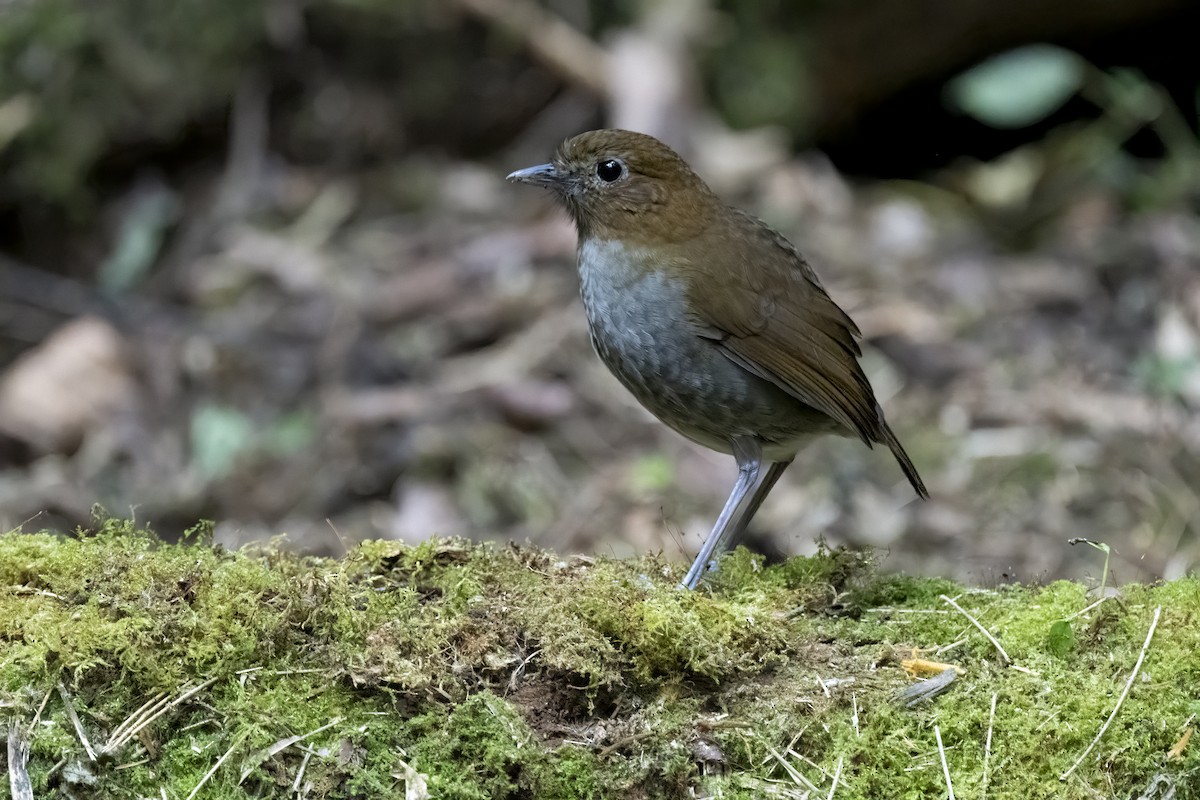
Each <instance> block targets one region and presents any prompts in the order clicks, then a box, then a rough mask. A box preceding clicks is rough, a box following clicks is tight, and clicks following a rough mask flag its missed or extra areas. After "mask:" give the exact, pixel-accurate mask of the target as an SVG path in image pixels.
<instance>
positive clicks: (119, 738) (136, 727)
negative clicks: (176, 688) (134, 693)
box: [100, 678, 217, 754]
mask: <svg viewBox="0 0 1200 800" xmlns="http://www.w3.org/2000/svg"><path fill="white" fill-rule="evenodd" d="M216 681H217V679H216V678H209V679H208V680H206V681H205V682H204V683H201V684H199V685H197V686H193V687H192V688H191V689H188V690H187V691H186V692H184V693H183V694H181V695H179V697H176V698H175V699H174V700H172V701H171V702H169V703H164V702H163V700H165V699H166V698H165V697H163V698H160V699H159V700H153V701H151V702H148V703H144V704H143V705H142V707H141V708H139V709H138V710H137V711H135V712H133V714H131V715H130V716H129V718H128V719H126V720H125V721H124V722H122V723H121V724H120V725H118V726H117V728H118V730H120V731H121V733H120V735H116V736H113V737H112V738H111V739H109V742H108V744H106V745H104V747H102V748H100V752H102V753H106V754H107V753H113V752H115V751H116V750H117V749H119V748H120V747H121V746H123V745H124V744H125V743H126V742H128V741H129V740H130V739H132V738H133V737H134V736H137V735H138V733H139V732H140V731H141V730H142V729H143V728H145V727H146V726H147V725H149V724H150V723H152V722H154V721H155V720H156V719H158V718H159V717H161V716H162V715H163V714H166V713H167V712H168V711H170V710H171V709H172V708H175V707H176V706H178V705H179V704H180V703H182V702H184V701H185V700H187V699H188V698H190V697H191V696H192V695H194V694H196V693H197V692H200V691H203V690H204V689H207V688H208V687H209V686H212V685H213V684H214V683H216ZM139 714H140V715H141V718H140V719H138V715H139ZM135 720H136V721H135Z"/></svg>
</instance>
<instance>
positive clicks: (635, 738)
mask: <svg viewBox="0 0 1200 800" xmlns="http://www.w3.org/2000/svg"><path fill="white" fill-rule="evenodd" d="M653 735H654V731H642V732H641V733H635V734H632V735H630V736H626V737H624V738H621V739H618V740H617V741H615V742H613V743H612V744H610V745H609V746H608V747H605V748H604V749H603V750H601V751H600V752H599V753H597V754H596V758H604V757H605V756H607V755H610V754H612V753H615V752H616V751H617V750H618V749H620V748H622V747H624V746H625V745H627V744H633V743H634V742H640V741H641V740H642V739H646V738H648V737H650V736H653Z"/></svg>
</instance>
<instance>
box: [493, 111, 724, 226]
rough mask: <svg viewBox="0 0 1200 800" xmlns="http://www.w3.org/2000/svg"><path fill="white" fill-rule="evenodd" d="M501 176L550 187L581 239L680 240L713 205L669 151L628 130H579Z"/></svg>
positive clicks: (714, 201) (701, 185) (706, 220)
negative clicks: (535, 160)
mask: <svg viewBox="0 0 1200 800" xmlns="http://www.w3.org/2000/svg"><path fill="white" fill-rule="evenodd" d="M508 179H509V180H510V181H518V182H520V183H529V184H532V185H534V186H542V187H545V188H547V189H550V190H552V191H553V192H554V193H555V195H556V196H557V198H558V199H559V201H560V202H562V204H563V205H564V206H565V207H566V209H567V211H568V212H569V213H570V214H571V218H572V219H573V220H574V221H575V227H576V228H577V229H578V231H579V237H580V239H581V240H583V239H587V238H593V237H594V238H598V239H623V240H625V241H628V242H631V243H639V244H657V243H671V242H678V241H685V240H687V239H690V238H691V237H692V236H694V235H695V234H696V233H697V232H698V231H699V230H701V229H702V228H703V227H704V226H705V225H707V224H709V222H710V221H711V219H712V217H713V215H714V214H716V213H717V211H718V209H719V207H720V204H719V202H718V201H717V199H716V196H715V195H714V194H713V193H712V191H711V190H710V189H709V188H708V186H706V185H705V183H704V181H702V180H701V179H700V177H699V176H698V175H696V173H695V172H693V171H692V168H691V167H689V166H688V164H687V162H686V161H684V160H683V159H682V158H680V157H679V155H678V154H677V153H676V152H675V151H674V150H672V149H671V148H669V147H667V146H666V145H665V144H663V143H662V142H660V141H659V140H658V139H655V138H654V137H653V136H647V135H646V134H644V133H634V132H632V131H622V130H599V131H588V132H587V133H581V134H579V135H578V136H575V137H573V138H571V139H568V140H567V141H565V142H563V143H562V145H560V146H559V148H558V152H556V153H555V155H554V159H553V160H552V161H551V162H550V163H549V164H540V165H538V166H536V167H529V168H528V169H521V170H517V171H516V172H513V173H512V174H510V175H509V176H508Z"/></svg>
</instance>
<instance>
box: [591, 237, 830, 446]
mask: <svg viewBox="0 0 1200 800" xmlns="http://www.w3.org/2000/svg"><path fill="white" fill-rule="evenodd" d="M579 277H580V294H581V296H582V298H583V305H584V308H585V310H586V312H587V318H588V325H589V328H590V330H591V336H592V344H593V346H594V347H595V349H596V353H597V354H598V355H599V356H600V358H601V360H603V361H604V363H605V364H606V365H607V366H608V368H609V369H610V370H611V371H612V372H613V374H614V375H616V377H617V379H618V380H620V381H621V383H622V384H624V386H625V387H626V388H627V389H628V390H629V391H630V392H631V393H632V394H633V396H634V397H636V398H637V400H638V402H640V403H641V404H642V405H643V406H645V407H646V408H647V409H648V410H649V411H650V412H651V413H652V414H654V415H655V416H656V417H658V418H659V419H660V420H662V421H663V422H665V423H666V424H667V425H669V426H670V427H672V428H674V429H675V430H676V431H678V432H679V433H681V434H683V435H684V436H686V437H688V438H689V439H692V440H693V441H696V442H698V443H700V444H703V445H705V446H706V447H710V448H712V449H714V450H718V451H721V452H726V453H728V452H730V444H729V437H730V436H733V435H736V434H744V435H753V436H756V437H758V438H759V440H760V441H761V443H762V444H763V445H764V451H765V454H766V455H767V457H768V458H770V459H772V460H778V459H782V458H790V457H791V456H792V455H794V454H795V451H796V450H797V449H798V448H799V447H800V446H801V444H802V443H803V442H804V441H805V440H806V439H807V438H808V436H809V435H810V434H812V433H815V432H817V428H827V427H828V425H827V424H826V423H828V422H830V420H829V419H828V418H827V417H825V415H823V414H821V413H820V412H818V411H816V410H815V409H812V408H810V407H809V406H807V405H805V404H803V403H801V402H800V401H798V400H796V399H795V398H793V397H792V396H791V395H788V394H786V393H785V392H783V391H782V390H781V389H779V388H778V387H776V386H775V385H774V384H772V383H769V382H768V381H765V380H762V379H761V378H758V377H757V376H755V375H752V374H751V373H749V372H747V371H746V370H744V369H742V368H741V367H739V366H738V365H736V364H734V363H733V362H732V361H730V360H729V359H728V358H726V357H725V356H724V355H723V354H722V352H721V349H720V346H719V344H718V343H717V342H715V341H713V340H712V339H710V338H706V337H704V336H701V335H700V333H701V332H700V330H699V328H698V327H697V325H696V324H695V323H694V322H693V321H691V320H690V318H689V314H688V313H687V310H686V308H685V297H684V290H683V287H682V285H681V284H680V283H679V282H678V281H672V280H669V279H667V277H666V276H665V275H664V273H663V272H662V271H661V270H654V269H647V268H646V266H645V264H644V261H643V260H642V256H641V254H640V253H638V252H637V251H636V250H634V249H632V248H628V247H626V246H624V245H622V244H620V243H617V242H597V241H587V242H584V243H583V244H582V245H581V246H580V248H579Z"/></svg>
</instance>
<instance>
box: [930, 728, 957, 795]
mask: <svg viewBox="0 0 1200 800" xmlns="http://www.w3.org/2000/svg"><path fill="white" fill-rule="evenodd" d="M933 735H934V736H935V737H937V746H938V756H939V757H940V758H941V759H942V774H943V775H945V776H946V792H947V797H948V798H949V800H954V784H953V783H951V782H950V765H949V764H947V763H946V747H945V745H943V744H942V729H941V728H940V727H938V726H937V725H934V726H933Z"/></svg>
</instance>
